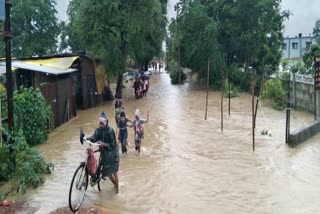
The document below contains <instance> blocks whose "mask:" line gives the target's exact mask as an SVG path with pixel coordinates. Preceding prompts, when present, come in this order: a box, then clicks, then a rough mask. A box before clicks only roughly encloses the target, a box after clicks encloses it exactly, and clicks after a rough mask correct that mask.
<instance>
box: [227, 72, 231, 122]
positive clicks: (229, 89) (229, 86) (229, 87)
mask: <svg viewBox="0 0 320 214" xmlns="http://www.w3.org/2000/svg"><path fill="white" fill-rule="evenodd" d="M228 72H229V73H228V74H229V75H228V96H229V109H228V113H229V116H230V109H231V80H230V79H231V78H230V76H231V74H230V69H229V71H228Z"/></svg>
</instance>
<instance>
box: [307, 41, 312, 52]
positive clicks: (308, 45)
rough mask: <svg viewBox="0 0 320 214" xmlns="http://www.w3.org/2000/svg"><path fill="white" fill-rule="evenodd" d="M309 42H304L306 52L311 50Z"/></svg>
mask: <svg viewBox="0 0 320 214" xmlns="http://www.w3.org/2000/svg"><path fill="white" fill-rule="evenodd" d="M311 44H312V43H311V42H306V51H308V50H309V49H310V48H311Z"/></svg>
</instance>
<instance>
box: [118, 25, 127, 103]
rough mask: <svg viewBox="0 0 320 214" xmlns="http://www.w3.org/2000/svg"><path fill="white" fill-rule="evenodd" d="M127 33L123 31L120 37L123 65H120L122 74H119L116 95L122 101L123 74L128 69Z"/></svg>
mask: <svg viewBox="0 0 320 214" xmlns="http://www.w3.org/2000/svg"><path fill="white" fill-rule="evenodd" d="M125 34H126V33H125V32H124V31H123V30H122V31H121V33H120V35H121V47H120V50H121V57H122V60H121V61H122V65H120V66H119V67H120V72H119V74H118V79H117V88H116V95H117V96H118V98H119V99H122V79H123V73H124V72H125V69H126V58H127V41H126V40H125V38H126V36H125Z"/></svg>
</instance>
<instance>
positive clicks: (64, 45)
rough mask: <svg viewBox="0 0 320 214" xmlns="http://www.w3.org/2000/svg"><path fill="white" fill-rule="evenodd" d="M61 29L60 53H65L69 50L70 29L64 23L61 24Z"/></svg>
mask: <svg viewBox="0 0 320 214" xmlns="http://www.w3.org/2000/svg"><path fill="white" fill-rule="evenodd" d="M59 28H60V35H59V38H60V44H59V52H60V53H63V52H65V51H66V50H67V49H68V46H69V45H68V27H67V24H66V23H65V22H64V21H62V22H60V23H59Z"/></svg>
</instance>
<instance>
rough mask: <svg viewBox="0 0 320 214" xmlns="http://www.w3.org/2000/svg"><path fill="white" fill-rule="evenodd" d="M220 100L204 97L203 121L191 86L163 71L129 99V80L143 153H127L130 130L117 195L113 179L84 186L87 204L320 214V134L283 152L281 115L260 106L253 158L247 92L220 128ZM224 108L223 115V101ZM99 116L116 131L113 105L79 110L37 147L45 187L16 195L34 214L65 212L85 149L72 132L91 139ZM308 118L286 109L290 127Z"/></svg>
mask: <svg viewBox="0 0 320 214" xmlns="http://www.w3.org/2000/svg"><path fill="white" fill-rule="evenodd" d="M220 94H221V93H220V92H210V93H209V108H208V120H207V121H205V120H204V119H203V118H204V109H205V108H204V107H205V92H204V91H203V90H201V89H200V88H199V87H197V86H195V85H193V84H191V83H187V84H185V85H183V86H172V85H171V84H170V80H169V76H168V75H167V74H161V75H153V76H152V79H151V89H150V91H149V93H148V96H147V97H146V98H143V99H142V100H136V99H135V98H134V97H133V91H132V88H131V87H130V82H129V83H127V85H126V88H124V102H125V110H126V113H127V116H128V117H129V118H133V116H134V110H135V109H136V108H139V109H140V112H141V114H142V115H145V114H146V112H147V111H150V122H149V123H148V124H146V126H145V138H144V140H143V142H142V152H141V154H140V155H139V154H137V153H136V152H135V151H134V146H133V131H132V130H131V129H129V141H130V147H129V152H128V155H121V162H120V172H119V176H120V186H121V188H120V193H119V194H118V195H115V193H114V191H113V189H112V185H111V183H110V182H109V181H104V183H103V184H102V191H101V192H100V193H99V192H98V190H97V189H96V187H95V188H91V187H89V190H88V191H87V196H86V197H85V201H84V204H87V205H92V204H94V205H96V206H99V207H103V208H106V209H108V210H110V211H114V213H194V212H198V213H290V214H291V213H319V212H320V206H319V205H318V204H319V203H318V199H319V197H320V191H318V188H317V187H318V186H319V185H320V181H319V179H318V178H319V177H320V167H319V166H320V164H319V163H320V155H319V153H320V144H319V143H318V142H319V140H320V139H319V138H320V136H316V137H314V138H312V139H310V140H309V141H308V142H306V143H304V144H303V145H301V146H298V148H295V149H291V148H288V147H287V145H286V144H285V143H284V133H285V132H284V131H285V112H283V111H282V112H278V111H274V110H272V109H270V108H269V107H266V106H265V105H264V103H262V104H261V105H260V106H259V111H258V115H257V133H256V151H255V152H252V145H251V144H252V137H251V97H250V95H247V94H241V97H238V98H234V99H232V103H231V107H232V108H231V116H230V117H229V116H228V115H227V113H225V116H224V118H225V121H224V131H223V132H221V131H220ZM224 105H225V107H224V109H225V110H227V100H225V103H224ZM102 111H105V112H107V114H108V116H109V120H110V122H111V126H112V127H115V124H114V119H113V118H114V115H113V112H112V107H111V102H106V103H104V104H103V105H101V106H99V107H96V108H94V109H89V110H86V111H80V112H79V114H78V116H77V117H76V118H74V119H73V120H72V121H70V122H68V123H67V124H64V125H62V126H61V127H59V128H57V129H56V130H54V131H53V132H52V133H51V134H50V136H49V139H48V142H47V143H45V144H44V145H41V146H39V149H40V150H41V151H42V152H43V154H44V156H45V157H46V158H47V159H48V160H50V161H52V162H53V163H54V164H55V170H54V173H53V175H51V176H48V177H47V179H46V182H45V184H44V185H43V186H41V187H39V188H38V189H36V190H33V191H31V192H29V193H28V194H27V195H26V196H23V197H27V200H28V201H29V202H30V203H31V204H33V205H35V206H39V207H40V210H39V211H38V212H37V213H49V212H50V211H53V210H55V209H56V208H60V207H66V206H68V204H67V199H68V190H69V185H70V181H71V178H72V174H73V172H74V170H75V169H76V167H77V165H78V164H79V162H80V161H82V160H83V158H84V152H85V146H81V145H80V143H79V139H78V137H79V136H78V133H79V129H80V127H83V129H84V130H85V132H86V133H87V134H88V135H89V134H91V133H92V132H93V130H94V128H95V127H96V126H97V125H98V116H99V114H100V113H101V112H102ZM226 112H227V111H226ZM312 118H313V116H312V115H311V114H307V113H303V112H293V113H292V129H294V128H297V127H300V126H302V125H303V124H307V123H308V122H310V121H312ZM261 130H270V131H271V132H272V136H271V137H270V136H262V135H260V131H261Z"/></svg>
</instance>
